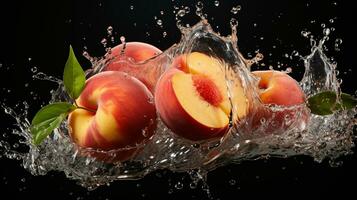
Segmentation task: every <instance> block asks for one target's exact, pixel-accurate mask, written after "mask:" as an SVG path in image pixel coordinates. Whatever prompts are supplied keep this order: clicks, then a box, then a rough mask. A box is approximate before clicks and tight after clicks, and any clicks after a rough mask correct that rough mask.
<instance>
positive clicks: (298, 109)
mask: <svg viewBox="0 0 357 200" xmlns="http://www.w3.org/2000/svg"><path fill="white" fill-rule="evenodd" d="M252 73H253V74H254V75H255V76H257V77H258V78H259V79H260V80H259V83H258V88H259V97H260V100H261V102H262V103H263V105H276V106H279V107H280V109H275V110H272V109H271V107H268V106H262V107H260V108H258V110H257V111H256V114H255V116H254V119H253V127H254V128H257V127H258V126H260V124H261V119H262V118H264V120H265V121H266V123H267V124H266V126H265V127H264V129H263V130H264V132H265V134H272V133H282V132H283V131H284V130H286V129H288V128H290V127H291V126H292V125H294V124H295V125H297V124H300V125H302V123H307V120H308V112H307V110H306V107H305V106H301V105H303V104H304V102H305V94H304V92H303V91H302V89H301V87H300V86H299V84H298V83H297V81H296V80H295V79H293V78H292V77H291V76H289V75H288V74H286V73H283V72H279V71H275V70H267V71H254V72H252ZM294 106H295V107H294ZM299 114H301V115H302V116H299ZM298 121H299V122H298Z"/></svg>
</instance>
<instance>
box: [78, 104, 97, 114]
mask: <svg viewBox="0 0 357 200" xmlns="http://www.w3.org/2000/svg"><path fill="white" fill-rule="evenodd" d="M76 106H77V109H83V110H86V111H89V112H92V113H94V114H95V113H96V111H95V110H92V109H89V108H85V107H81V106H78V105H76Z"/></svg>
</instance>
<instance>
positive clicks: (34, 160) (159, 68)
mask: <svg viewBox="0 0 357 200" xmlns="http://www.w3.org/2000/svg"><path fill="white" fill-rule="evenodd" d="M197 6H198V8H199V10H200V11H202V6H201V5H197ZM201 16H203V14H202V15H201ZM180 30H181V32H182V39H181V41H180V42H179V43H178V44H176V45H173V46H172V47H171V48H169V49H167V50H166V51H165V52H163V53H162V54H160V55H157V56H155V57H154V58H151V59H149V60H147V61H144V62H141V63H133V62H132V61H131V60H130V59H129V60H124V62H131V63H130V64H135V65H138V66H140V67H141V68H142V69H143V73H145V74H147V73H150V74H153V77H152V80H153V81H157V79H158V78H159V77H160V75H161V74H162V73H163V72H164V71H165V70H166V69H168V68H170V63H171V62H172V61H173V59H174V58H175V57H176V56H178V55H182V54H187V53H190V52H203V53H206V54H207V55H209V56H211V57H214V58H217V59H219V60H220V62H221V63H222V66H224V67H223V68H222V70H223V71H224V72H225V74H226V80H227V88H228V89H229V94H228V95H230V96H231V95H232V92H231V88H232V86H231V84H232V80H233V79H238V80H240V82H241V84H242V86H243V88H244V89H245V93H246V96H247V101H249V102H251V104H252V110H251V112H252V113H253V114H252V115H251V117H247V118H246V119H243V120H242V121H240V123H234V121H235V120H234V119H233V116H235V115H234V114H235V112H237V108H234V109H233V113H231V117H230V119H231V130H230V132H229V134H227V135H226V136H225V137H224V138H221V139H219V140H218V141H210V142H205V143H200V144H197V143H192V142H189V141H187V140H184V139H182V138H179V137H177V136H175V135H174V134H173V133H172V132H171V131H170V129H168V128H167V127H166V126H165V125H164V124H163V123H162V122H161V121H160V120H159V119H158V121H159V123H158V127H157V130H156V134H155V135H154V136H153V137H152V138H150V140H149V142H148V143H147V144H146V145H145V146H143V149H142V151H139V152H137V154H136V156H135V157H134V158H132V159H130V160H128V161H126V162H114V163H107V162H102V161H100V160H97V159H95V158H92V157H88V156H85V155H88V154H89V155H90V154H91V153H93V152H95V153H104V154H109V155H110V154H112V153H113V152H98V151H97V150H93V149H82V148H79V147H78V146H77V145H75V144H74V143H72V141H71V139H70V138H69V136H68V124H67V123H66V122H64V123H63V124H62V125H61V126H60V128H58V129H56V130H55V131H54V134H52V135H51V137H49V138H48V139H46V140H45V141H44V143H43V144H42V145H40V146H34V145H33V144H32V143H31V141H32V140H31V139H32V136H31V134H30V132H29V126H30V122H29V120H28V116H27V110H28V108H29V107H28V105H27V104H26V103H25V104H24V108H23V109H22V111H21V112H16V111H15V110H14V109H12V108H10V107H8V106H6V105H4V104H2V105H1V106H2V108H3V109H4V111H5V112H6V113H7V114H9V116H11V117H13V119H14V121H15V124H16V126H17V128H15V129H13V130H12V132H11V134H12V135H16V136H19V137H20V138H22V139H21V140H20V144H22V145H23V146H25V147H26V150H25V151H23V152H21V151H18V150H17V148H16V146H14V145H10V142H8V141H7V140H2V141H1V142H0V149H1V151H0V152H1V155H3V156H6V157H8V158H10V159H17V160H22V162H23V166H24V168H25V169H27V170H28V171H29V172H31V173H32V174H33V175H45V174H46V173H48V172H49V171H52V170H56V171H62V172H64V173H65V175H66V176H67V177H68V178H70V179H74V180H77V181H78V182H79V183H80V184H81V185H82V186H84V187H87V188H88V189H95V188H96V187H98V186H100V185H105V184H108V183H110V182H112V181H115V180H124V179H125V180H129V179H139V178H142V177H144V176H145V175H146V174H148V173H150V172H153V171H155V170H158V169H169V170H172V171H175V172H188V173H189V174H190V176H191V177H192V179H193V182H192V183H193V184H192V187H193V188H195V187H196V186H197V183H198V182H199V181H200V180H204V179H205V178H206V176H207V172H208V171H210V170H213V169H215V168H217V167H220V166H223V165H226V164H228V163H232V162H234V163H239V162H241V161H243V160H247V159H259V158H265V157H266V156H267V155H269V156H276V157H284V158H285V157H288V156H293V155H309V156H312V157H313V158H314V159H315V160H316V161H318V162H321V161H322V160H324V159H331V160H332V161H333V160H334V159H336V158H338V157H339V156H341V155H346V154H349V153H352V151H351V148H352V147H353V146H354V139H355V136H354V134H353V128H354V127H355V126H356V118H355V115H356V113H357V112H356V109H353V110H349V111H338V112H335V113H334V114H332V115H328V116H316V115H312V114H310V113H309V112H308V110H307V109H306V107H305V105H299V106H295V107H291V108H281V107H277V106H265V105H262V104H261V103H260V102H259V100H258V97H257V96H258V95H257V89H256V85H257V79H256V78H255V77H254V76H252V75H251V73H250V65H251V64H252V63H256V62H258V61H259V60H260V59H262V57H261V56H260V55H258V56H257V57H256V58H255V60H254V59H253V60H247V59H245V58H244V57H243V56H242V54H241V53H240V52H239V51H238V46H237V37H236V35H234V33H235V32H233V35H231V36H228V37H222V36H219V35H218V34H217V33H215V32H214V31H213V30H212V28H211V27H210V25H209V24H208V22H207V21H206V20H202V21H201V22H199V23H198V24H196V25H195V26H193V27H192V28H187V27H180ZM121 40H122V39H121ZM122 42H123V43H125V39H123V40H122ZM322 44H323V42H320V44H319V45H318V46H313V48H312V52H311V54H310V55H308V56H306V57H305V58H304V61H305V62H304V63H305V74H304V77H303V79H302V81H301V83H300V84H301V86H302V88H303V91H304V92H305V93H306V95H308V96H309V95H313V94H315V93H317V92H320V91H324V90H333V91H337V92H338V91H339V90H340V85H339V81H338V79H337V78H336V66H335V65H333V64H331V63H329V61H328V59H327V57H326V56H325V55H324V53H323V52H324V51H323V48H322ZM91 61H92V64H93V68H92V69H90V70H88V71H87V72H86V75H87V77H90V76H93V75H94V74H96V73H99V72H100V71H101V70H102V69H103V67H104V66H106V65H107V64H108V62H110V60H107V59H105V57H104V58H102V59H94V60H93V59H92V60H91ZM37 75H38V76H39V77H41V78H40V79H45V80H51V81H55V82H57V83H58V84H59V88H58V89H57V90H56V91H55V92H53V93H52V100H51V102H54V101H68V100H69V97H68V96H67V94H66V93H65V91H64V88H63V84H62V82H61V81H60V80H58V79H53V78H51V77H48V76H46V75H44V74H40V75H39V74H37ZM36 78H38V77H36ZM231 101H232V98H231ZM232 105H233V104H232ZM257 109H266V110H269V111H270V112H272V113H273V114H272V115H273V117H272V118H271V119H265V118H259V119H260V125H259V126H258V127H255V128H254V127H253V126H252V124H254V123H253V122H252V120H254V119H255V116H256V115H255V114H254V113H258V112H257ZM287 109H288V111H293V113H295V114H294V115H286V116H285V117H284V127H275V128H276V129H275V132H274V134H269V135H267V134H264V132H265V131H266V126H267V125H269V126H273V125H272V123H273V121H274V116H275V115H276V117H279V116H278V115H279V113H281V111H287ZM19 113H22V114H19ZM288 113H291V112H288ZM306 114H307V115H308V116H309V120H305V119H304V118H303V117H302V116H306ZM273 127H274V126H273ZM118 151H120V150H118ZM114 153H115V152H114ZM193 158H194V159H193ZM232 182H233V181H232ZM232 184H233V183H232ZM202 186H203V188H204V189H207V192H208V193H209V190H208V185H206V184H205V183H203V185H202ZM175 187H176V188H177V189H180V188H182V185H181V183H177V184H176V185H175ZM190 187H191V185H190Z"/></svg>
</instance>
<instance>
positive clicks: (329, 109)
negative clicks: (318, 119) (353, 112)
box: [308, 91, 357, 115]
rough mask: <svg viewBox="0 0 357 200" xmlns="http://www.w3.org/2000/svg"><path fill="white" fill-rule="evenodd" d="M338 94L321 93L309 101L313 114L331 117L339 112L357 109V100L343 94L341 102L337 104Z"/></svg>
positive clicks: (330, 92)
mask: <svg viewBox="0 0 357 200" xmlns="http://www.w3.org/2000/svg"><path fill="white" fill-rule="evenodd" d="M336 97H337V94H336V93H335V92H332V91H326V92H320V93H318V94H316V95H314V96H312V97H310V98H309V99H308V106H309V108H310V110H311V113H313V114H316V115H330V114H333V112H334V111H337V110H342V109H343V110H348V109H352V108H355V107H356V105H357V99H355V98H354V97H353V96H351V95H349V94H346V93H342V94H341V98H340V102H337V98H336Z"/></svg>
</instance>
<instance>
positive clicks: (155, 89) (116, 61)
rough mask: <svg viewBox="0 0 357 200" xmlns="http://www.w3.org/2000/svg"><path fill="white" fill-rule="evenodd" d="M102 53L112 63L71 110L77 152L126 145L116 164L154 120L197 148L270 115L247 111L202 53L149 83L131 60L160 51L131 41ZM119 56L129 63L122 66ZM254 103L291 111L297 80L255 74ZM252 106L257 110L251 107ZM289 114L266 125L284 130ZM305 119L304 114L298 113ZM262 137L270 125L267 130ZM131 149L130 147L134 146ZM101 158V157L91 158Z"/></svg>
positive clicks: (298, 93) (240, 91) (237, 91)
mask: <svg viewBox="0 0 357 200" xmlns="http://www.w3.org/2000/svg"><path fill="white" fill-rule="evenodd" d="M123 48H124V46H123V45H119V46H117V47H115V48H113V49H112V52H111V54H109V55H107V58H108V60H110V62H109V63H108V64H107V65H106V66H105V68H104V69H103V71H102V72H100V73H98V74H96V75H94V76H92V77H91V78H89V79H88V80H87V81H86V85H85V88H84V90H83V92H82V93H81V95H80V96H79V98H77V99H76V105H78V106H80V107H82V108H85V109H76V110H74V111H73V112H71V113H70V115H69V118H68V121H69V127H70V136H71V138H72V140H73V141H74V142H75V143H76V144H77V145H79V146H80V147H85V148H94V149H99V150H105V151H108V150H115V149H122V148H126V147H129V149H128V150H124V151H122V153H120V154H118V155H117V157H116V160H120V161H123V160H127V159H128V158H130V157H132V156H133V155H134V154H135V152H136V151H137V150H139V147H137V148H136V146H137V145H138V144H145V143H146V142H147V141H148V140H149V139H150V137H152V136H153V135H154V133H155V130H156V127H157V120H158V117H159V118H160V119H161V120H162V121H163V122H164V124H165V125H166V126H167V127H168V128H169V129H171V131H172V132H173V133H174V134H175V135H176V136H177V137H179V138H182V139H185V140H188V141H192V142H195V143H200V142H205V141H211V140H216V139H220V138H222V137H224V136H225V135H226V134H227V133H228V132H229V130H230V124H232V123H233V124H239V123H240V122H242V121H244V120H245V119H246V118H249V119H250V124H251V126H250V127H252V128H253V129H254V128H259V127H260V122H261V119H262V118H264V119H269V118H272V113H273V112H269V110H267V109H262V108H266V107H264V106H263V107H261V108H259V107H257V108H255V109H253V105H252V104H253V102H250V100H249V98H247V96H246V90H245V89H244V87H243V84H242V80H240V78H239V76H234V75H233V76H234V78H233V79H232V80H233V82H232V83H231V84H230V85H229V87H228V86H227V81H226V75H227V74H226V73H227V72H225V71H224V70H223V69H224V67H223V66H222V65H223V64H222V63H221V62H220V61H219V60H218V59H215V58H212V57H210V56H209V55H206V54H204V53H200V52H191V53H188V54H182V55H179V56H177V57H175V58H174V59H173V61H172V62H171V64H170V66H169V67H168V68H167V69H166V70H165V72H164V73H163V74H161V75H160V78H159V79H157V80H152V78H151V77H150V76H149V75H148V74H145V73H141V71H142V69H141V68H140V66H139V67H138V65H135V64H134V63H137V62H143V61H145V60H147V59H150V58H152V57H154V56H156V55H158V54H160V53H161V51H160V50H159V49H158V48H156V47H154V46H151V45H149V44H144V43H139V42H131V43H130V42H129V43H126V44H125V51H124V50H123ZM123 58H125V59H127V58H129V60H130V61H131V62H132V64H131V62H126V61H125V62H124V61H123ZM252 76H253V77H256V79H257V80H259V81H258V85H257V86H256V91H257V94H258V95H259V97H260V100H258V102H260V103H261V104H262V105H264V104H269V105H270V104H272V105H278V106H282V107H291V106H295V105H302V104H304V102H305V95H304V93H303V91H302V89H301V88H300V86H299V85H298V83H297V82H296V81H295V80H294V79H293V78H291V77H290V76H289V75H287V74H286V73H283V72H279V71H273V70H268V71H255V72H252ZM254 107H256V106H254ZM291 112H294V111H293V110H290V111H289V110H286V111H285V110H282V111H280V113H275V114H277V115H274V118H272V119H273V120H270V122H269V123H272V124H275V125H276V124H278V125H279V127H284V123H285V122H284V117H285V116H288V115H291V114H294V113H291ZM303 117H304V118H305V119H306V120H307V119H308V115H307V114H306V116H303ZM265 127H266V128H265V129H264V132H265V133H266V134H273V133H274V127H273V126H269V124H267V126H265ZM133 147H134V148H133ZM92 156H95V157H100V156H99V155H92Z"/></svg>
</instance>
